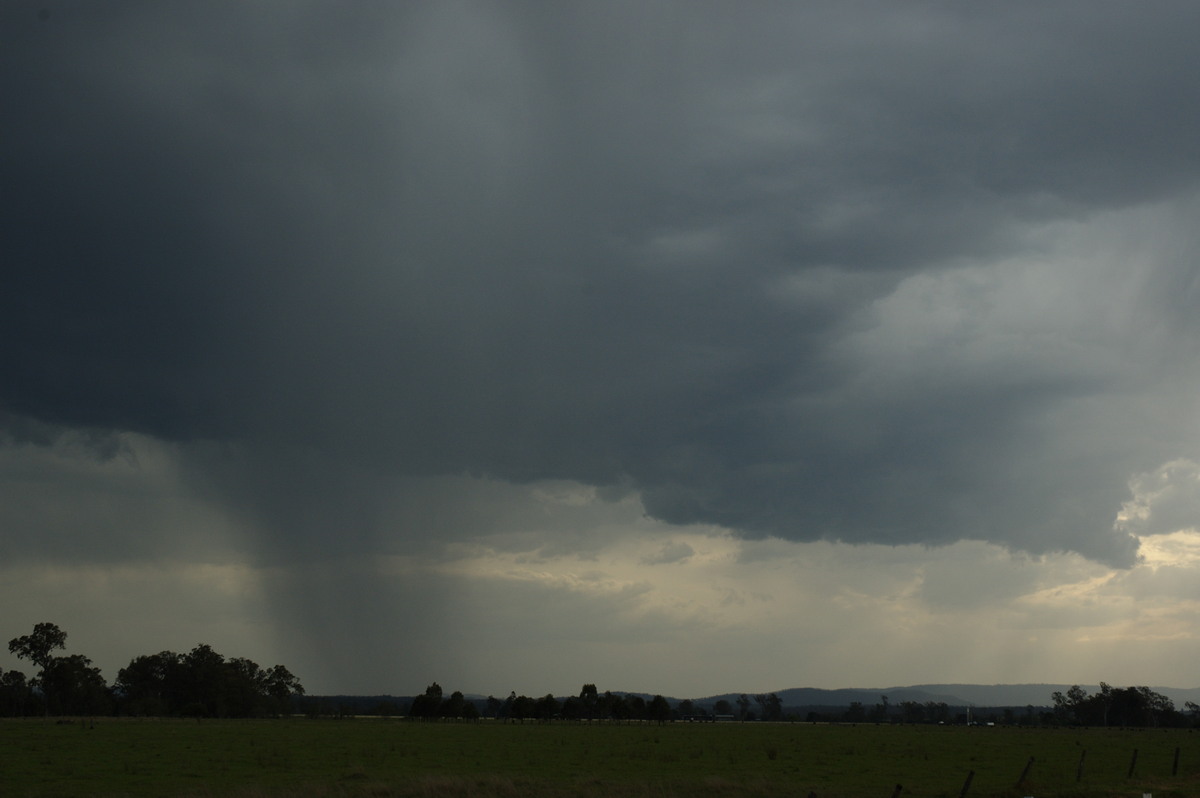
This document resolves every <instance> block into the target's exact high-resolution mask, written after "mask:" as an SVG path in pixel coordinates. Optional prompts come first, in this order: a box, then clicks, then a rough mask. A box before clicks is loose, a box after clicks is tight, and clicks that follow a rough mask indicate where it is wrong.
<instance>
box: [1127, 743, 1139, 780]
mask: <svg viewBox="0 0 1200 798" xmlns="http://www.w3.org/2000/svg"><path fill="white" fill-rule="evenodd" d="M1137 751H1138V750H1137V749H1136V748H1135V749H1133V759H1131V760H1129V775H1128V776H1126V777H1125V778H1127V779H1132V778H1133V770H1134V768H1136V767H1137Z"/></svg>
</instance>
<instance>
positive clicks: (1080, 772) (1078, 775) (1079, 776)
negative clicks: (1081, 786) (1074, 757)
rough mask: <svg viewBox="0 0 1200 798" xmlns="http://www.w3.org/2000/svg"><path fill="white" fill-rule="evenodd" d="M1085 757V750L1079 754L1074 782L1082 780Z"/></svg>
mask: <svg viewBox="0 0 1200 798" xmlns="http://www.w3.org/2000/svg"><path fill="white" fill-rule="evenodd" d="M1085 756H1087V749H1086V748H1085V749H1083V750H1082V751H1080V752H1079V767H1077V768H1075V781H1082V780H1083V758H1084V757H1085Z"/></svg>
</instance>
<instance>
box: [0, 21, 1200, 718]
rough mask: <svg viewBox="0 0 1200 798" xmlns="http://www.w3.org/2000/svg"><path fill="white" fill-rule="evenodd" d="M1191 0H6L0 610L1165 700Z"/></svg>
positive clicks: (1190, 524) (529, 681)
mask: <svg viewBox="0 0 1200 798" xmlns="http://www.w3.org/2000/svg"><path fill="white" fill-rule="evenodd" d="M1198 29H1200V5H1197V4H1196V3H1193V2H1153V3H1141V2H1137V3H1135V2H1104V1H1103V0H1099V1H1098V0H1086V1H1084V0H1080V1H1079V2H1059V3H1045V2H1041V0H1037V1H1036V2H1032V1H1031V2H1020V1H1019V0H1018V1H1014V2H1004V3H970V4H964V3H951V2H946V3H937V2H930V3H894V2H890V0H889V1H887V2H883V1H881V2H842V1H841V0H838V1H837V2H805V3H790V2H789V3H767V2H759V3H720V2H693V1H692V0H688V1H687V2H645V1H644V0H638V2H628V3H625V2H572V3H558V2H466V1H464V2H458V1H456V0H438V2H429V3H422V2H405V3H382V2H379V3H374V2H367V3H356V4H353V5H346V4H342V3H335V2H296V1H295V0H288V2H267V1H266V0H263V1H262V2H254V3H242V2H232V1H229V2H224V1H221V0H212V1H210V2H205V3H145V2H98V1H96V0H88V1H87V2H84V1H83V0H79V1H78V2H68V1H67V0H46V2H41V3H29V2H24V0H18V1H16V2H5V3H4V4H3V5H0V97H3V98H4V100H3V103H2V105H0V115H2V117H3V121H2V125H0V127H2V129H3V137H2V140H0V164H2V173H0V204H2V205H0V278H2V282H0V340H2V341H3V345H2V346H0V607H3V611H2V612H0V618H2V619H3V622H4V628H3V629H0V639H3V640H7V639H10V638H12V637H15V636H18V635H21V634H26V633H28V631H29V630H30V629H31V628H32V626H33V624H35V623H37V622H41V621H52V622H55V623H57V624H59V625H60V626H61V627H62V628H63V629H64V630H65V631H67V633H68V635H69V637H68V653H83V654H86V655H88V656H90V657H91V658H92V659H93V660H94V661H95V662H96V664H97V665H100V666H101V668H102V669H103V671H104V674H105V676H106V677H107V678H108V679H110V680H111V679H113V678H115V677H116V673H117V670H118V669H119V668H120V667H123V666H124V665H126V664H128V662H129V660H130V659H132V658H133V657H134V656H137V655H140V654H148V653H155V652H157V651H160V650H163V649H170V650H175V651H187V650H189V649H191V648H192V647H193V646H195V645H196V644H198V643H202V642H203V643H208V644H210V645H212V646H213V647H214V648H216V649H217V650H218V651H219V652H221V653H223V654H225V655H227V656H246V657H249V658H251V659H254V660H256V661H257V662H259V663H260V664H261V665H264V666H269V665H272V664H275V663H277V662H281V663H284V664H286V665H287V666H288V667H289V668H290V669H291V670H292V671H293V672H295V673H296V674H297V675H298V676H299V677H300V678H301V680H302V681H303V682H304V684H305V685H306V687H307V688H308V690H309V691H310V692H315V693H333V692H345V693H374V692H379V693H383V692H388V693H393V694H411V693H413V692H419V691H421V690H423V689H424V687H425V686H426V685H427V684H428V683H429V682H431V681H434V680H437V681H438V682H439V683H440V684H442V686H443V687H445V688H446V689H447V690H453V689H461V690H464V691H467V692H478V693H484V694H486V693H494V694H497V695H507V693H508V692H509V691H510V690H516V691H517V692H519V693H527V694H531V695H542V694H545V693H546V692H551V691H553V692H556V693H560V694H561V693H575V692H578V689H579V686H580V685H581V684H583V683H585V682H593V683H595V684H597V686H598V687H599V688H600V689H601V690H605V689H611V690H637V691H647V692H661V693H665V694H669V695H674V696H678V697H688V696H703V695H708V694H712V693H718V692H727V691H768V690H778V689H783V688H787V687H797V686H816V687H830V688H834V687H871V686H890V685H900V684H914V683H928V682H980V683H1015V682H1043V681H1045V682H1066V683H1073V682H1078V683H1084V684H1087V683H1096V682H1098V681H1100V680H1104V681H1107V682H1110V683H1112V684H1114V685H1127V684H1150V685H1165V686H1178V687H1194V686H1196V685H1197V679H1196V676H1195V663H1196V661H1197V659H1198V658H1200V612H1198V610H1200V531H1198V529H1197V527H1198V525H1200V312H1198V311H1197V308H1198V307H1200V226H1198V225H1197V220H1198V219H1200V84H1197V82H1196V75H1197V74H1200V48H1197V47H1195V43H1194V36H1195V32H1196V30H1198ZM0 667H4V668H13V667H16V668H23V669H25V670H26V671H28V670H29V666H28V664H27V663H19V662H17V661H16V660H14V659H12V658H11V657H9V656H8V655H7V653H6V652H0Z"/></svg>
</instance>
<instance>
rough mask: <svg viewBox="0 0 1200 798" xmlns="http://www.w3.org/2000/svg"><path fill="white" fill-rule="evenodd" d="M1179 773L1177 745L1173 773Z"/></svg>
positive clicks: (1172, 765) (1172, 767)
mask: <svg viewBox="0 0 1200 798" xmlns="http://www.w3.org/2000/svg"><path fill="white" fill-rule="evenodd" d="M1178 774H1179V746H1175V761H1174V762H1173V763H1172V764H1171V775H1172V776H1176V775H1178Z"/></svg>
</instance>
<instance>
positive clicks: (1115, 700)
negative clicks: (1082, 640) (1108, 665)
mask: <svg viewBox="0 0 1200 798" xmlns="http://www.w3.org/2000/svg"><path fill="white" fill-rule="evenodd" d="M1051 700H1053V702H1054V715H1055V718H1056V719H1057V720H1058V721H1059V722H1061V723H1066V724H1072V725H1078V726H1191V725H1195V724H1196V722H1197V721H1198V720H1200V705H1197V704H1196V703H1195V702H1193V701H1186V702H1184V709H1185V710H1186V711H1187V712H1186V714H1184V713H1183V712H1180V711H1179V710H1177V709H1176V708H1175V702H1173V701H1172V700H1171V699H1169V698H1167V697H1166V696H1165V695H1162V694H1161V693H1156V692H1154V691H1153V690H1151V689H1150V688H1149V687H1124V688H1119V687H1118V688H1114V687H1112V686H1111V685H1108V684H1105V683H1104V682H1100V692H1098V693H1094V694H1092V695H1088V692H1087V690H1084V689H1083V688H1082V687H1080V686H1079V685H1073V686H1072V687H1071V688H1070V689H1069V690H1067V692H1066V693H1063V692H1061V691H1058V690H1056V691H1054V693H1053V694H1052V695H1051Z"/></svg>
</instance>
